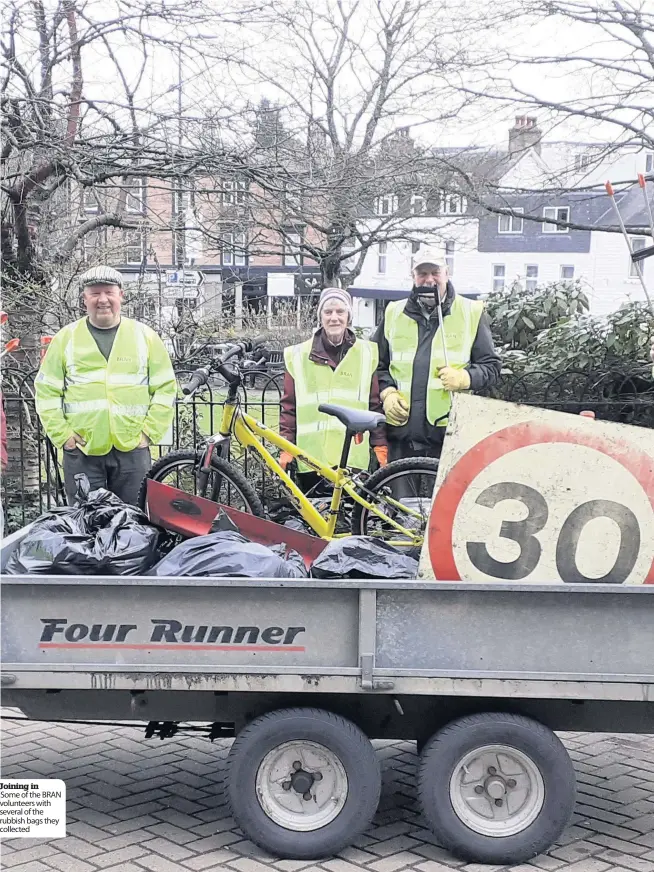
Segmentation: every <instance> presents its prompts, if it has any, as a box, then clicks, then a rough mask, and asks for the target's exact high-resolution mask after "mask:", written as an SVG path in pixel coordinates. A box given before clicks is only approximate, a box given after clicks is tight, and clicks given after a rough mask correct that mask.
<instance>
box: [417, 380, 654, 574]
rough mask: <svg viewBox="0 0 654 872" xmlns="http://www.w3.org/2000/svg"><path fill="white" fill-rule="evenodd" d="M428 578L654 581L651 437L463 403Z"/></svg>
mask: <svg viewBox="0 0 654 872" xmlns="http://www.w3.org/2000/svg"><path fill="white" fill-rule="evenodd" d="M439 482H440V484H439V487H438V489H437V491H436V494H435V497H434V502H433V506H432V512H431V517H430V520H429V534H428V538H427V540H426V541H425V546H424V548H423V553H422V558H421V563H420V575H421V577H423V578H435V579H438V580H441V581H474V582H493V581H495V582H516V583H535V584H546V583H558V584H560V583H571V584H654V434H653V433H652V431H651V430H648V429H646V428H639V427H628V426H625V425H622V424H609V423H605V422H599V421H593V420H589V419H587V418H580V417H577V416H574V415H568V414H564V413H560V412H550V411H545V410H541V409H533V408H529V407H525V406H517V405H514V404H511V403H500V402H498V401H495V400H487V399H484V398H481V397H471V396H459V397H457V398H456V404H455V408H454V410H453V414H452V417H451V418H450V426H449V430H448V435H447V437H446V440H445V446H444V449H443V454H442V457H441V471H440V476H439Z"/></svg>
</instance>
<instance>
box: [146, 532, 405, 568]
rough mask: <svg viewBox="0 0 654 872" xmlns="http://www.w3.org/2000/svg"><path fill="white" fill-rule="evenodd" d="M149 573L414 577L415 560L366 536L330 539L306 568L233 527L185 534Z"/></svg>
mask: <svg viewBox="0 0 654 872" xmlns="http://www.w3.org/2000/svg"><path fill="white" fill-rule="evenodd" d="M150 575H156V576H159V577H165V576H168V577H171V576H172V577H174V576H177V577H182V576H190V577H194V578H198V577H202V576H205V577H207V576H213V577H218V578H220V577H222V578H307V577H309V576H312V577H313V578H393V579H397V578H416V577H417V575H418V561H417V560H414V559H413V558H412V557H409V556H407V555H405V554H402V552H401V551H399V550H398V549H396V548H393V546H392V545H388V544H387V543H386V542H383V541H381V540H380V539H375V538H372V537H371V536H348V537H347V538H343V539H334V540H333V541H332V542H330V543H329V544H328V545H327V547H326V548H325V549H324V551H323V552H322V554H321V555H320V556H319V557H317V558H316V559H315V560H314V561H313V563H312V564H311V566H310V567H309V569H307V567H306V566H305V564H304V560H303V559H302V557H301V556H300V555H299V554H298V553H297V551H287V550H286V546H284V545H275V546H273V547H267V546H265V545H259V544H257V543H256V542H250V541H249V540H248V539H246V538H245V536H241V534H240V533H237V532H232V531H223V532H219V533H209V534H207V535H206V536H197V537H195V538H194V539H187V540H186V541H185V542H182V543H181V545H178V546H177V547H176V548H173V550H172V551H171V552H170V554H168V555H167V557H164V558H163V560H162V561H161V563H159V564H157V566H155V567H154V569H153V570H152V572H151V573H150Z"/></svg>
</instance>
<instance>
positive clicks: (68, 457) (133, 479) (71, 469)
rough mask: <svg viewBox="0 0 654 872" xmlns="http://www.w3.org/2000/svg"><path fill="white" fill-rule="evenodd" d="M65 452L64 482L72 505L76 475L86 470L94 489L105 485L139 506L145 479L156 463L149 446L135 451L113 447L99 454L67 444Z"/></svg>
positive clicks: (121, 497)
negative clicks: (70, 448)
mask: <svg viewBox="0 0 654 872" xmlns="http://www.w3.org/2000/svg"><path fill="white" fill-rule="evenodd" d="M63 454H64V483H65V485H66V496H67V498H68V504H69V505H71V506H72V505H73V503H74V502H75V493H76V490H77V483H76V481H75V476H76V475H78V474H79V473H82V472H83V473H84V474H85V475H86V476H87V477H88V480H89V484H90V485H91V490H96V488H99V487H104V488H106V489H107V490H110V491H112V492H113V493H115V494H116V496H117V497H120V499H121V500H122V501H123V502H124V503H130V505H133V506H135V505H136V501H137V499H138V494H139V488H140V487H141V482H142V481H143V479H144V478H145V476H146V474H147V473H148V471H149V470H150V466H151V464H152V458H151V457H150V449H149V448H135V449H134V450H133V451H118V449H117V448H112V449H111V451H110V452H109V454H101V455H98V456H91V455H88V456H87V455H86V454H84V452H83V451H80V450H79V448H73V450H72V451H67V450H66V449H65V448H64V452H63Z"/></svg>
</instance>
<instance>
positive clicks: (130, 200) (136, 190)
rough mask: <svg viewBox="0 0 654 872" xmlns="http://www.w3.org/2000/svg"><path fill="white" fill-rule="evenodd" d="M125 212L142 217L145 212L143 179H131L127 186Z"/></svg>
mask: <svg viewBox="0 0 654 872" xmlns="http://www.w3.org/2000/svg"><path fill="white" fill-rule="evenodd" d="M125 211H126V212H131V213H132V214H133V215H142V214H143V213H144V212H145V179H132V181H131V182H130V183H129V184H128V185H127V196H126V199H125Z"/></svg>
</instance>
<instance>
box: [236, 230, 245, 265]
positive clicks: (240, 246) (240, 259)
mask: <svg viewBox="0 0 654 872" xmlns="http://www.w3.org/2000/svg"><path fill="white" fill-rule="evenodd" d="M247 245H248V241H247V235H246V234H245V233H237V234H236V235H235V237H234V263H235V264H236V266H245V265H246V263H247Z"/></svg>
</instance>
